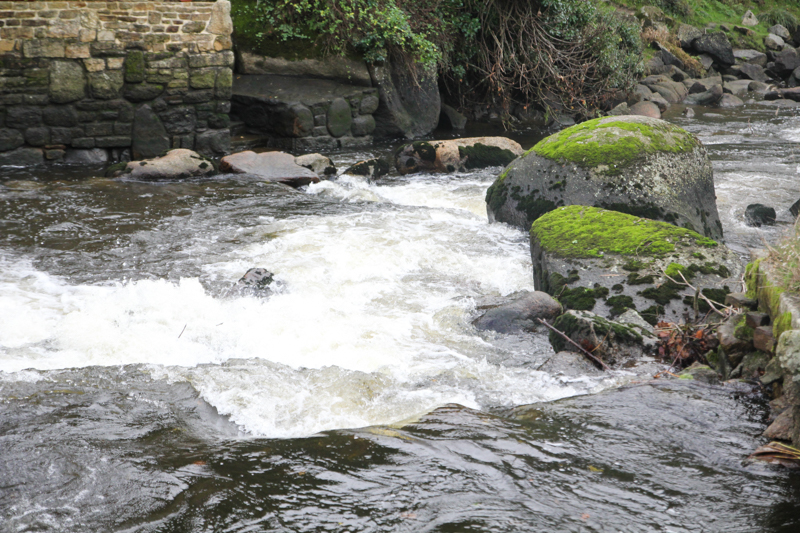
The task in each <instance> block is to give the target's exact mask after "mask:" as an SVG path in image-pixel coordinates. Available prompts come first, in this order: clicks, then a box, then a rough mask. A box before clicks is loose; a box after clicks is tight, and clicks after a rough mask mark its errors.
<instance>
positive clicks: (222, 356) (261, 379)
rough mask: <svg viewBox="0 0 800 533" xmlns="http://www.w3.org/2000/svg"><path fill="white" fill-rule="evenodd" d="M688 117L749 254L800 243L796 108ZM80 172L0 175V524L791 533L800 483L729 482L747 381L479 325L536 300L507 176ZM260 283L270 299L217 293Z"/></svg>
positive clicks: (747, 407) (745, 420) (751, 428)
mask: <svg viewBox="0 0 800 533" xmlns="http://www.w3.org/2000/svg"><path fill="white" fill-rule="evenodd" d="M697 112H698V113H697V116H696V117H695V118H694V119H686V118H683V117H682V116H680V115H679V114H675V115H674V116H673V117H672V118H671V120H672V121H674V122H675V123H677V124H679V125H681V126H683V127H685V128H687V129H688V130H690V131H691V132H693V133H695V134H697V135H698V136H699V137H700V138H701V140H702V141H703V143H704V144H705V145H706V146H707V148H708V150H709V154H710V156H711V158H712V160H713V162H714V168H715V180H716V187H717V194H718V206H719V210H720V216H721V219H722V223H723V227H724V230H725V233H726V237H727V241H728V244H729V245H730V246H731V247H732V248H733V249H734V250H736V251H737V252H739V253H741V254H742V255H743V256H744V255H746V254H747V251H748V250H749V249H751V248H755V247H762V246H764V243H768V242H774V241H775V239H777V238H778V235H779V234H780V232H781V231H784V230H785V229H786V228H787V226H788V225H789V224H791V216H790V215H789V214H788V212H787V209H788V207H789V206H790V205H791V204H792V203H793V202H794V201H795V200H797V199H798V198H800V153H795V150H797V149H798V147H800V144H798V143H799V142H800V116H799V115H798V114H796V113H795V111H794V110H779V111H778V112H777V113H776V108H774V107H770V106H767V105H751V106H748V107H747V108H745V109H738V110H711V109H705V110H704V109H701V108H700V109H697ZM515 137H517V138H518V140H520V142H521V143H522V144H523V146H525V147H528V146H530V145H532V143H533V142H535V140H536V139H537V136H536V135H535V134H530V135H526V134H522V135H516V136H515ZM392 148H393V147H392V146H388V145H387V146H380V147H377V148H375V149H374V150H369V151H361V152H343V153H338V154H333V155H332V157H333V159H334V161H335V162H336V164H337V166H338V167H339V168H346V167H347V166H348V164H351V163H353V162H355V161H357V160H359V159H363V158H366V157H370V156H372V155H379V154H385V153H388V152H389V151H390V150H391V149H392ZM91 170H93V171H91ZM91 170H86V169H81V170H71V171H67V170H59V171H58V172H51V173H47V174H45V173H40V174H37V173H31V172H30V171H25V170H23V169H16V170H6V171H4V172H3V173H2V174H0V232H1V233H0V531H3V532H5V531H9V532H21V531H37V532H38V531H58V532H61V531H64V532H83V531H86V532H94V531H119V532H187V533H188V532H200V531H209V532H210V531H214V532H217V531H220V532H222V531H225V532H228V531H231V532H233V531H236V532H239V531H241V532H245V531H314V532H317V531H335V532H356V531H358V532H362V531H375V532H379V531H380V532H383V531H409V532H411V531H413V532H417V531H436V532H453V533H455V532H478V531H480V532H484V531H485V532H489V531H492V532H494V531H509V532H510V531H548V532H549V531H565V532H566V531H570V532H571V531H575V532H583V531H587V532H588V531H591V532H606V531H608V532H617V531H624V532H643V531H654V532H655V531H659V532H683V531H709V532H710V531H726V532H729V531H741V532H745V531H747V532H750V531H753V532H755V531H765V532H787V533H788V532H790V531H791V532H795V531H798V530H800V477H798V476H797V475H793V474H791V473H786V472H784V471H781V470H776V469H773V468H771V467H767V466H763V465H753V464H747V463H745V462H744V459H745V457H746V456H747V455H748V454H749V453H750V452H751V451H752V450H754V449H755V448H756V447H757V446H758V445H759V444H761V443H763V442H764V441H763V439H762V438H761V437H760V433H761V431H763V429H764V428H765V427H766V423H765V422H766V415H767V409H766V401H765V400H764V398H762V397H761V396H760V395H759V394H758V393H757V392H755V391H753V390H752V388H751V387H750V386H748V385H745V384H728V385H725V386H719V387H710V386H705V385H701V384H694V383H685V382H676V381H665V380H658V381H655V382H654V381H651V379H650V378H651V377H652V374H653V373H654V368H657V367H656V365H655V364H654V363H648V364H646V365H643V366H642V367H640V368H638V369H637V368H634V369H629V370H625V371H615V372H612V373H609V374H601V373H599V372H594V373H588V374H581V375H576V374H574V373H559V372H547V371H543V370H540V369H541V368H545V367H543V365H544V364H546V363H547V362H548V361H549V359H550V357H551V356H552V355H553V354H552V350H551V348H550V346H549V344H548V342H547V340H546V337H545V336H544V335H524V336H523V335H500V334H493V333H485V332H478V331H476V330H475V328H474V327H473V326H472V325H471V321H472V319H474V317H475V316H476V313H477V307H478V306H480V305H481V303H482V302H485V301H487V300H488V299H493V298H498V297H502V296H506V295H509V294H511V293H513V292H515V291H519V290H526V289H528V290H532V289H533V282H532V275H531V261H530V255H529V248H528V239H527V236H526V235H525V234H524V233H523V232H521V231H519V230H517V229H515V228H511V227H508V226H505V225H502V224H489V223H488V222H487V218H486V209H485V204H484V201H483V198H484V194H485V191H486V189H487V188H488V186H489V185H490V184H491V183H492V181H493V180H494V178H495V176H496V175H497V173H498V169H488V170H483V171H477V172H471V173H464V174H457V175H447V176H443V175H415V176H406V177H389V178H384V179H379V180H375V181H374V182H372V183H370V182H368V181H367V180H365V179H363V178H355V177H350V176H340V177H339V178H338V179H337V180H334V181H330V182H322V183H320V184H316V185H312V186H310V187H309V188H308V190H306V191H303V192H299V193H298V192H294V191H289V190H287V189H286V188H283V187H279V186H272V185H268V184H264V183H261V182H259V181H258V180H254V179H250V178H247V177H242V176H231V175H227V176H225V175H223V176H217V177H214V178H210V179H203V180H194V181H185V182H180V183H142V182H133V181H124V180H118V181H117V180H109V179H105V178H98V177H93V176H99V175H101V172H100V169H91ZM754 202H761V203H764V204H767V205H771V206H773V207H775V208H776V209H777V210H778V212H779V224H778V226H776V227H772V228H751V227H748V226H746V225H745V224H744V216H743V213H744V208H745V206H746V205H747V204H749V203H754ZM255 266H260V267H265V268H267V269H269V270H270V271H272V272H273V273H274V274H275V278H276V283H275V285H276V288H275V292H274V294H272V295H271V296H270V297H269V298H258V297H254V296H241V295H236V294H232V293H231V291H230V287H231V286H232V284H233V283H235V281H236V280H237V279H238V278H239V277H240V276H241V275H242V274H243V273H244V272H245V271H246V270H247V269H248V268H250V267H255Z"/></svg>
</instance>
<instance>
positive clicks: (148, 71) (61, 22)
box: [0, 0, 234, 165]
mask: <svg viewBox="0 0 800 533" xmlns="http://www.w3.org/2000/svg"><path fill="white" fill-rule="evenodd" d="M232 29H233V28H232V24H231V20H230V3H229V2H228V1H227V0H220V1H218V2H174V1H173V2H164V1H162V2H94V1H89V2H74V1H62V2H49V1H48V2H36V1H34V2H4V1H0V165H4V164H5V165H9V164H15V165H31V164H36V163H42V162H44V161H47V160H51V161H52V160H60V159H62V158H63V157H64V156H65V155H68V153H69V152H70V151H71V150H93V151H94V153H98V152H100V150H97V149H103V150H105V151H107V152H108V153H110V154H111V155H112V157H116V158H125V157H126V156H127V155H132V156H133V157H136V158H139V157H153V156H156V155H158V154H160V153H161V152H163V151H165V150H168V149H170V148H178V147H180V148H193V149H195V150H198V151H200V152H202V153H204V154H206V155H221V154H222V153H225V152H227V151H228V148H229V145H230V132H229V129H228V128H229V119H228V112H229V111H230V97H231V86H232V81H233V71H232V67H233V63H234V56H233V52H232V51H231V46H232V43H231V33H232Z"/></svg>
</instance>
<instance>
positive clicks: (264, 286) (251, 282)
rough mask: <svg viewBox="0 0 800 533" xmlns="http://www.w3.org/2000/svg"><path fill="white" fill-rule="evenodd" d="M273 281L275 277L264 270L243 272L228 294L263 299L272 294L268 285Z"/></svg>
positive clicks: (252, 269) (257, 269)
mask: <svg viewBox="0 0 800 533" xmlns="http://www.w3.org/2000/svg"><path fill="white" fill-rule="evenodd" d="M274 281H275V275H274V274H273V273H272V272H270V271H269V270H267V269H266V268H251V269H250V270H248V271H247V272H245V274H244V276H242V277H241V278H240V279H239V281H237V282H236V285H234V286H233V288H232V290H231V291H230V292H232V293H234V294H237V295H239V296H259V297H265V296H269V295H270V294H272V289H271V288H270V285H272V283H273V282H274Z"/></svg>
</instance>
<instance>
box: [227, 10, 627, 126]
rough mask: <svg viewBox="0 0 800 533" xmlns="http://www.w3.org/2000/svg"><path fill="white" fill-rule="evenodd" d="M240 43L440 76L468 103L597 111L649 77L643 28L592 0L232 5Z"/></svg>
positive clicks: (292, 54)
mask: <svg viewBox="0 0 800 533" xmlns="http://www.w3.org/2000/svg"><path fill="white" fill-rule="evenodd" d="M232 7H233V9H232V16H233V20H234V27H235V37H236V41H237V45H238V46H242V47H245V48H249V49H251V50H252V51H255V52H260V53H263V54H265V55H271V56H281V57H286V58H288V59H300V58H305V57H321V56H324V55H326V54H335V55H345V56H357V57H361V58H363V59H364V60H366V61H367V62H371V63H382V62H384V61H387V60H391V61H395V62H404V63H406V64H408V65H415V66H421V67H423V68H428V69H436V70H437V71H438V72H439V74H440V80H442V84H443V87H444V88H445V89H446V90H447V92H448V93H449V94H450V95H452V96H453V97H454V98H455V99H458V100H460V102H461V103H462V104H484V105H491V104H495V105H497V104H499V105H501V106H502V107H503V108H504V109H506V110H510V109H511V107H512V105H513V104H514V103H521V104H524V105H527V104H529V103H539V104H541V105H542V106H543V107H546V108H548V109H553V110H560V109H567V110H569V111H570V112H572V113H575V112H580V111H587V112H588V111H589V110H592V109H595V108H598V107H601V106H603V105H604V104H605V103H606V102H608V101H610V100H611V99H613V95H614V93H615V92H616V91H627V90H628V89H629V88H631V87H632V85H633V84H634V83H635V82H636V80H637V79H638V78H639V77H640V75H641V74H642V65H641V40H640V38H639V28H638V24H637V23H636V22H635V21H632V20H630V18H625V17H621V16H619V15H618V14H617V12H616V11H615V10H614V9H613V8H611V7H609V6H608V5H607V4H605V3H603V2H600V1H594V0H590V1H587V0H531V1H529V2H518V1H516V0H488V1H487V0H402V1H401V0H232Z"/></svg>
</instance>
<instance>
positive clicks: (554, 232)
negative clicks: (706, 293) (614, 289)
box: [530, 205, 717, 258]
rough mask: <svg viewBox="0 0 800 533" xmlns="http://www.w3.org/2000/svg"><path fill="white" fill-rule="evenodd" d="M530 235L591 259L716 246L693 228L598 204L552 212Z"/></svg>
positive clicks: (562, 252)
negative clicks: (685, 245)
mask: <svg viewBox="0 0 800 533" xmlns="http://www.w3.org/2000/svg"><path fill="white" fill-rule="evenodd" d="M530 232H531V235H532V236H533V237H535V238H536V239H537V240H538V241H539V243H540V246H541V247H542V248H543V249H544V250H545V251H547V252H550V253H554V254H556V255H559V256H561V257H573V258H591V257H603V255H604V254H617V255H630V256H644V257H648V256H649V257H663V256H665V255H667V254H670V253H672V252H674V251H675V245H676V244H677V243H681V242H683V243H685V244H687V245H692V246H701V247H709V248H710V247H715V246H717V243H716V242H715V241H713V240H711V239H709V238H707V237H703V236H702V235H700V234H698V233H695V232H693V231H690V230H687V229H684V228H680V227H677V226H673V225H672V224H667V223H666V222H657V221H653V220H647V219H643V218H638V217H634V216H631V215H626V214H624V213H618V212H615V211H607V210H605V209H599V208H596V207H586V206H580V205H571V206H567V207H561V208H558V209H555V210H554V211H550V212H549V213H547V214H545V215H542V216H541V217H539V218H538V219H537V220H536V221H535V222H534V223H533V225H532V226H531V230H530Z"/></svg>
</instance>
